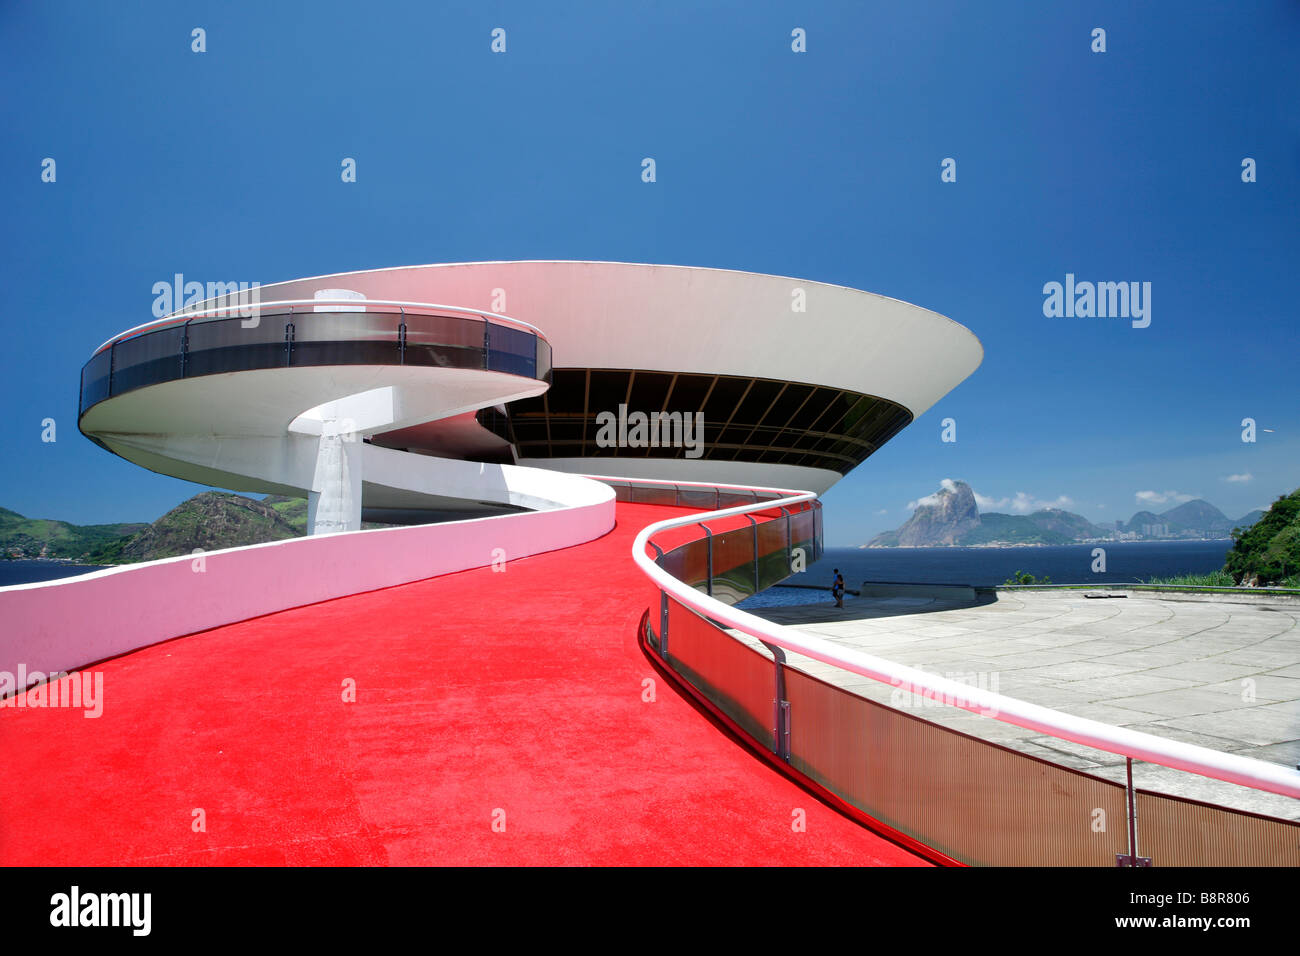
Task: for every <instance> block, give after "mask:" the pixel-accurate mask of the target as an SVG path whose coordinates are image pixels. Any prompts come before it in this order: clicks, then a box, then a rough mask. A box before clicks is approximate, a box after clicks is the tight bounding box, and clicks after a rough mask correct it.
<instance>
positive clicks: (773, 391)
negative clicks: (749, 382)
mask: <svg viewBox="0 0 1300 956" xmlns="http://www.w3.org/2000/svg"><path fill="white" fill-rule="evenodd" d="M780 391H781V383H780V382H772V381H767V380H765V379H756V380H755V381H754V385H753V387H752V388H750V390H749V394H748V395H746V396H745V400H744V401H743V402H741V403H740V407H739V408H737V409H736V414H735V415H733V416H732V418H731V421H732V423H733V424H745V425H756V424H758V422H759V421H760V420H762V418H763V416H764V415H766V414H767V410H768V408H769V407H770V406H771V404H772V402H773V401H774V400H775V399H776V396H777V395H778V394H779V393H780Z"/></svg>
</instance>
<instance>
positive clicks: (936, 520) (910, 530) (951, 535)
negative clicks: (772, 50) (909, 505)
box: [868, 481, 980, 548]
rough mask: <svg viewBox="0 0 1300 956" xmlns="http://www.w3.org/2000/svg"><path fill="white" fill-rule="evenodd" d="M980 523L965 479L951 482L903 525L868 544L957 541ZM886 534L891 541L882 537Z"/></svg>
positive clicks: (935, 544)
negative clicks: (885, 540) (885, 541)
mask: <svg viewBox="0 0 1300 956" xmlns="http://www.w3.org/2000/svg"><path fill="white" fill-rule="evenodd" d="M979 524H980V513H979V508H978V507H977V506H976V504H975V493H974V492H973V491H971V488H970V485H968V484H966V482H964V481H956V482H949V483H947V484H946V485H945V486H944V487H943V488H940V489H939V491H938V492H937V493H936V494H933V495H931V496H930V497H929V498H928V499H925V500H923V501H922V502H921V503H920V504H918V505H917V508H916V510H915V511H913V512H912V517H910V518H908V519H907V521H905V522H904V523H903V526H902V527H901V528H899V529H898V530H897V531H894V532H886V535H877V536H876V538H874V539H873V540H872V542H871V544H870V545H868V547H873V548H880V547H886V548H890V547H898V548H933V547H940V546H943V545H951V544H956V543H957V541H958V539H959V538H961V536H962V535H964V534H966V533H967V532H969V531H973V530H975V529H976V528H978V527H979ZM886 536H888V539H889V541H890V543H888V544H886V543H884V542H883V541H882V540H881V539H882V538H885V537H886Z"/></svg>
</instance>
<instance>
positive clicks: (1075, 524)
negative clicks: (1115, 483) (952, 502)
mask: <svg viewBox="0 0 1300 956" xmlns="http://www.w3.org/2000/svg"><path fill="white" fill-rule="evenodd" d="M985 517H987V515H986V516H985ZM1029 520H1030V521H1032V522H1033V523H1034V524H1035V525H1037V526H1038V527H1039V528H1041V529H1042V530H1043V531H1044V532H1049V531H1050V532H1053V533H1055V534H1059V535H1061V536H1062V537H1063V538H1065V539H1066V540H1067V541H1079V540H1084V539H1089V538H1104V537H1106V535H1108V534H1109V533H1110V532H1109V531H1108V530H1106V529H1104V528H1099V527H1097V526H1096V525H1095V524H1093V523H1092V522H1091V521H1089V520H1088V519H1087V518H1085V517H1084V516H1083V515H1077V514H1075V513H1074V512H1072V511H1062V510H1061V509H1060V508H1044V509H1043V510H1042V511H1035V512H1034V513H1033V514H1031V515H1030V516H1029Z"/></svg>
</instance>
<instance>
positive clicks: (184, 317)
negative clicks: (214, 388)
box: [90, 299, 549, 358]
mask: <svg viewBox="0 0 1300 956" xmlns="http://www.w3.org/2000/svg"><path fill="white" fill-rule="evenodd" d="M299 305H313V306H314V305H350V306H352V307H353V308H357V307H362V309H364V307H365V306H368V305H382V306H396V307H397V308H399V309H428V310H430V311H434V312H460V313H463V314H465V315H475V316H479V317H481V318H484V319H487V320H488V322H489V323H491V322H496V323H497V324H499V325H508V324H513V325H515V326H517V327H519V328H523V329H525V330H527V331H529V332H532V333H533V334H534V335H536V336H537V337H538V338H540V339H542V340H543V341H546V342H549V340H548V339H547V338H546V333H545V332H543V331H542V330H541V329H539V328H538V327H537V326H535V325H530V324H529V323H527V322H525V321H524V320H523V319H516V318H512V317H511V316H508V315H501V314H499V313H497V312H484V311H483V310H482V309H471V308H468V307H467V306H463V305H439V304H437V303H433V302H399V301H396V300H390V299H280V300H276V301H274V302H244V303H236V304H234V305H218V306H213V307H212V308H209V309H199V310H197V311H194V312H185V311H183V310H182V311H179V312H172V313H171V314H170V315H165V316H163V317H162V318H161V319H155V320H154V321H152V322H145V323H144V324H143V325H137V326H136V327H135V328H132V329H127V330H126V331H125V332H119V333H118V334H117V335H115V336H113V337H112V338H111V339H109V340H108V341H106V342H105V343H104V344H103V345H101V346H100V347H99V348H97V349H95V351H93V352H91V353H90V357H91V358H94V357H95V356H96V355H98V354H99V353H100V352H102V351H104V349H106V348H108V347H109V346H110V345H113V344H114V343H115V342H120V341H122V340H123V339H126V338H129V337H130V336H133V335H137V334H139V333H141V332H146V331H148V330H150V329H162V328H167V327H168V326H173V325H182V324H184V323H186V322H191V321H193V320H194V319H196V318H201V317H202V316H205V315H221V314H225V315H228V316H230V317H235V316H243V317H247V316H248V310H250V309H252V310H256V311H257V312H262V311H265V310H267V309H270V308H271V307H272V306H299ZM303 314H304V315H306V314H309V313H303Z"/></svg>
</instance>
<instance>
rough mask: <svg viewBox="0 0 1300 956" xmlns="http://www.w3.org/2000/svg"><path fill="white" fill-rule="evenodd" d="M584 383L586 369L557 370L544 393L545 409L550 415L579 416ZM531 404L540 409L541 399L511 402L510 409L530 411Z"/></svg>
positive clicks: (585, 380)
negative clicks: (524, 408) (535, 404)
mask: <svg viewBox="0 0 1300 956" xmlns="http://www.w3.org/2000/svg"><path fill="white" fill-rule="evenodd" d="M586 382H587V370H586V369H582V368H557V369H556V370H555V373H554V377H553V378H552V379H551V387H550V389H549V390H548V391H547V392H546V407H547V408H549V409H550V410H551V414H552V415H562V414H565V413H576V414H581V413H582V402H583V393H584V390H585V389H586ZM532 402H537V403H538V407H540V404H541V399H540V398H530V399H525V400H524V401H523V402H512V403H511V404H510V407H511V409H515V408H519V407H526V408H527V409H528V410H529V411H532V410H533V406H532V405H531V404H528V403H532Z"/></svg>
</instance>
